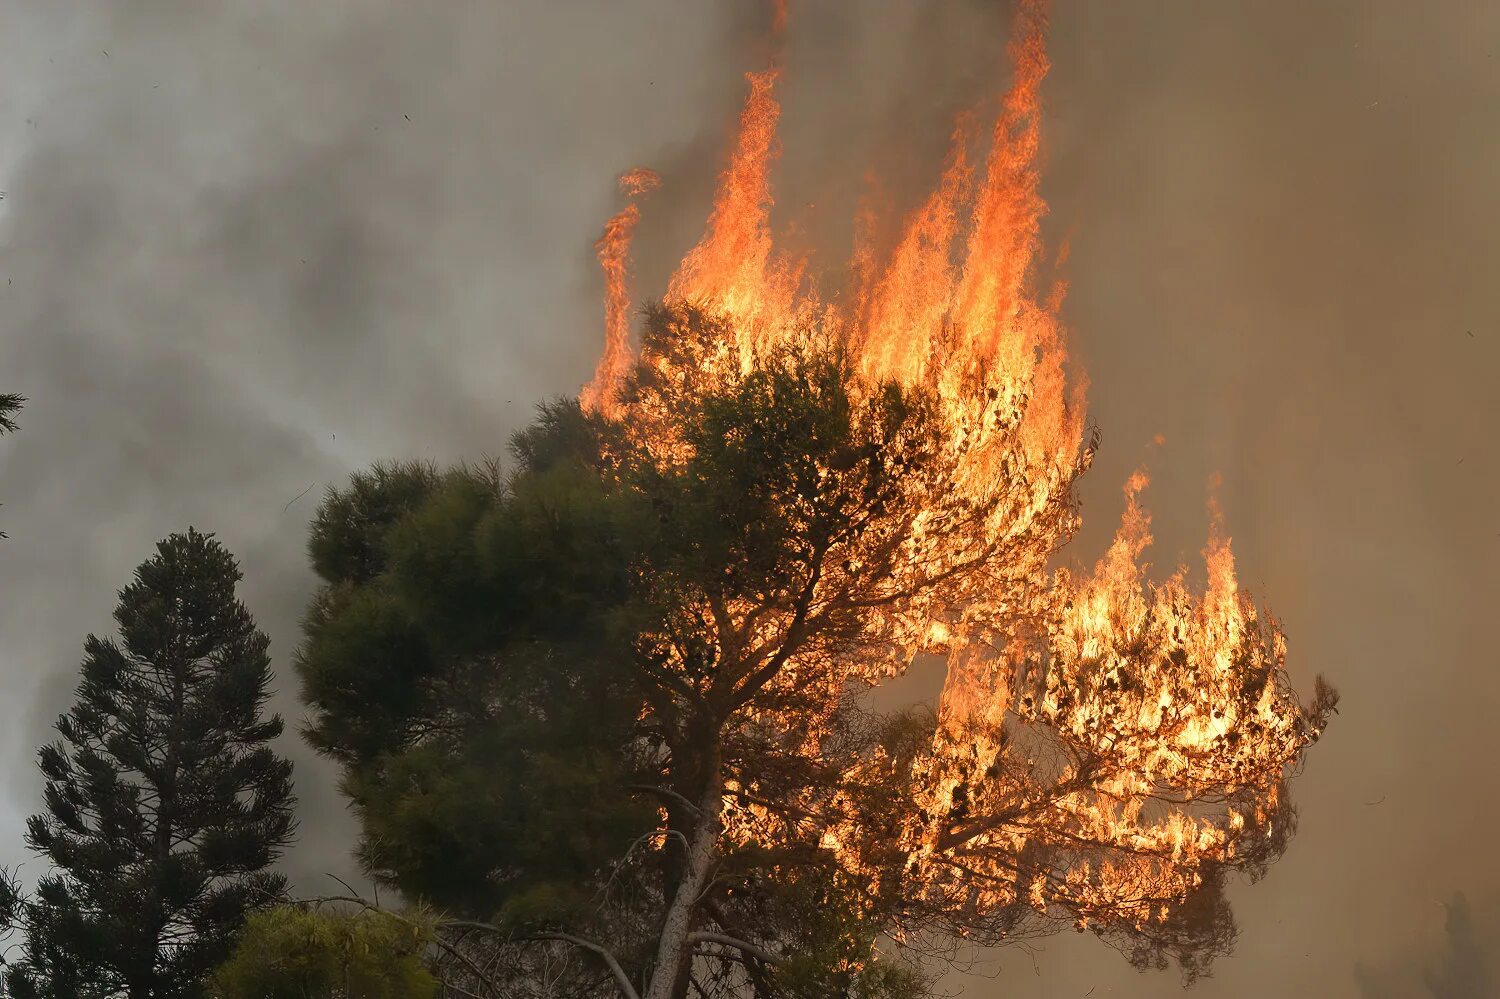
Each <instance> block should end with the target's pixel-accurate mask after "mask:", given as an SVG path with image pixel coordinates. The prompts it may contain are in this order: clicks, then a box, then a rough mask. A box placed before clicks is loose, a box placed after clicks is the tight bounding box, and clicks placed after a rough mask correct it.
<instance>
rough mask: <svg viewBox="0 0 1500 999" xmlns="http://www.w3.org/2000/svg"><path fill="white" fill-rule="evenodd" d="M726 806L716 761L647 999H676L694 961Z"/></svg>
mask: <svg viewBox="0 0 1500 999" xmlns="http://www.w3.org/2000/svg"><path fill="white" fill-rule="evenodd" d="M723 807H724V788H723V778H722V777H721V776H720V774H719V767H718V763H717V762H715V763H714V764H713V766H712V768H711V770H710V772H709V775H708V781H707V788H706V789H705V790H704V792H703V798H702V800H701V801H700V802H699V804H698V812H699V814H698V822H697V825H696V826H695V827H694V830H693V836H692V839H690V840H689V841H688V851H687V860H686V862H685V863H684V865H683V872H682V879H681V880H680V881H679V882H678V883H677V891H676V893H675V894H674V895H673V896H672V904H671V905H670V906H668V907H667V914H666V918H665V919H663V921H662V928H661V937H660V938H659V939H658V941H657V947H656V963H655V964H654V965H653V966H652V969H651V984H650V985H649V986H648V987H647V989H646V994H645V996H644V999H673V997H674V994H675V993H676V992H677V986H678V982H679V981H681V980H682V979H683V978H684V971H685V970H686V968H687V967H688V966H689V964H690V963H691V961H692V955H691V954H690V953H689V951H690V949H691V948H690V946H689V944H688V934H689V933H691V932H692V930H693V913H694V910H695V909H696V908H697V905H698V898H699V896H700V895H702V894H703V889H704V888H705V887H706V886H707V884H708V878H709V871H710V868H711V867H712V866H713V861H714V855H715V850H714V848H715V846H716V845H717V844H718V840H719V813H720V811H721V810H722V809H723Z"/></svg>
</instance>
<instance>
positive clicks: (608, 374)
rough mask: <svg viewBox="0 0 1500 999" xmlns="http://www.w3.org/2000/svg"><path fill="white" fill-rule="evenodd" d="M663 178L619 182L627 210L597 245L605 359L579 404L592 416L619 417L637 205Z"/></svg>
mask: <svg viewBox="0 0 1500 999" xmlns="http://www.w3.org/2000/svg"><path fill="white" fill-rule="evenodd" d="M660 183H661V178H660V177H658V176H657V175H656V173H655V172H654V171H651V170H647V169H645V168H644V167H637V168H636V169H634V170H631V171H629V172H627V173H625V174H622V175H621V177H620V190H621V191H622V192H623V193H624V194H625V195H626V196H627V197H629V198H631V199H632V200H631V202H630V204H628V205H626V206H625V208H624V210H623V211H621V212H619V213H618V214H616V215H614V216H613V217H611V218H610V220H609V221H608V222H606V223H604V234H603V235H602V236H600V237H599V241H598V242H597V243H595V244H594V249H595V250H596V251H597V252H598V254H599V264H600V266H602V267H603V268H604V353H603V354H602V355H601V356H600V358H599V367H598V368H597V369H596V370H595V372H594V380H593V381H591V382H589V383H588V384H587V385H585V386H584V388H583V391H581V392H580V393H579V395H578V401H579V402H580V403H581V404H582V406H583V408H584V409H586V410H588V411H590V412H600V413H603V414H604V415H606V416H618V415H619V412H620V407H619V401H618V399H617V395H618V393H619V390H620V384H621V382H622V381H623V380H624V378H625V373H626V372H627V371H628V370H629V369H630V365H631V356H630V289H629V287H628V286H627V284H626V277H627V274H626V271H627V265H628V263H629V258H630V238H631V236H633V235H634V234H635V227H636V223H638V222H639V221H640V220H641V210H640V208H639V207H637V205H636V203H635V201H634V199H635V198H636V196H638V195H641V194H645V193H646V192H648V191H651V190H654V189H655V188H656V187H657V185H659V184H660Z"/></svg>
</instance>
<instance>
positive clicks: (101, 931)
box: [7, 529, 293, 999]
mask: <svg viewBox="0 0 1500 999" xmlns="http://www.w3.org/2000/svg"><path fill="white" fill-rule="evenodd" d="M241 578H242V577H241V574H240V571H239V568H238V566H237V565H236V563H235V560H234V558H233V556H232V555H231V554H230V553H229V552H228V551H227V550H226V549H225V548H224V547H223V546H222V545H221V544H219V542H217V541H215V540H214V539H213V536H212V535H211V534H201V533H199V532H198V531H196V530H192V529H189V530H188V532H187V533H186V534H174V535H172V536H171V537H169V538H168V539H166V540H165V541H163V542H161V543H160V544H159V545H158V546H157V553H156V555H155V556H154V557H153V558H151V559H150V560H148V561H146V562H144V563H143V564H142V565H141V566H140V567H139V568H138V569H137V570H136V573H135V578H134V580H133V582H131V584H130V585H129V586H127V587H126V588H125V589H124V590H122V591H121V592H120V602H119V606H118V607H117V608H116V610H115V620H116V621H117V622H118V623H119V628H120V641H119V643H116V642H115V641H113V640H110V639H99V638H95V637H94V636H92V635H90V636H89V638H88V640H87V643H86V653H87V654H86V656H85V658H84V661H83V666H82V674H83V676H82V680H81V681H80V683H79V685H78V690H77V701H76V703H75V704H74V706H73V708H72V710H71V711H69V712H68V713H67V714H66V715H64V716H62V717H61V718H60V719H59V720H58V723H57V731H58V733H59V735H60V736H61V739H60V740H59V741H57V742H54V743H52V744H50V745H47V746H44V747H43V748H42V749H41V751H40V752H39V754H38V758H39V761H40V765H41V770H42V773H43V775H44V776H45V777H46V780H47V787H46V810H45V812H44V814H41V815H35V816H33V817H32V818H31V820H30V823H29V825H28V831H27V841H28V843H29V845H30V846H31V848H32V849H33V850H35V851H37V852H38V853H41V854H44V855H45V856H46V857H47V859H48V860H49V861H50V862H51V863H52V865H53V867H54V870H53V871H52V873H50V874H48V875H47V876H45V877H43V878H42V879H41V882H40V884H39V886H38V888H37V892H36V894H35V895H34V896H33V897H32V898H30V899H29V900H26V901H25V902H23V903H21V905H20V913H19V915H20V922H21V924H22V926H23V927H24V929H25V931H26V936H27V940H26V946H25V954H24V958H23V960H22V961H21V962H20V963H19V964H18V965H17V966H16V968H15V970H14V971H13V972H12V973H11V975H10V976H9V977H8V981H7V985H8V986H9V988H10V990H11V993H12V994H13V995H15V996H51V997H58V999H61V997H74V996H100V997H103V996H129V997H131V999H144V997H147V996H150V997H153V999H164V997H178V996H196V995H199V994H201V992H202V982H203V981H204V979H205V978H206V976H207V974H208V973H209V972H210V971H211V970H212V969H213V968H214V967H215V966H216V965H217V964H219V963H220V962H221V961H223V960H224V958H225V957H226V956H227V954H228V953H229V951H230V948H231V946H232V943H233V937H234V934H235V933H236V931H237V930H238V929H239V927H240V926H241V925H242V924H243V922H244V920H245V918H246V916H247V914H248V913H249V912H251V911H253V910H255V909H257V908H260V907H262V906H264V905H266V904H269V903H274V902H276V901H278V900H280V899H281V898H282V897H283V896H284V894H285V881H284V879H283V878H282V877H281V876H280V875H278V874H275V873H272V872H270V871H268V870H267V869H266V868H267V867H268V866H269V865H270V864H271V863H272V861H274V860H275V859H276V857H277V856H278V855H279V854H280V851H281V848H282V847H283V846H285V845H286V844H287V842H288V841H289V840H290V838H291V834H292V829H293V819H292V805H293V798H292V792H291V769H292V768H291V763H290V762H288V761H287V760H285V759H282V758H281V757H279V756H277V755H276V754H275V753H274V752H273V751H272V749H271V747H270V745H269V743H270V741H271V740H272V739H274V738H276V737H277V736H278V735H279V734H280V733H281V730H282V722H281V718H280V717H279V716H275V715H272V716H270V717H266V716H265V713H264V708H265V703H266V699H267V696H268V691H267V684H268V683H269V681H270V679H271V672H270V658H269V656H268V655H267V648H268V645H269V642H268V639H267V638H266V636H265V634H264V633H262V632H261V631H260V630H258V629H257V628H256V626H255V621H254V619H253V618H252V617H251V616H250V613H249V612H248V611H247V610H246V608H245V606H244V605H243V604H242V603H240V602H239V600H238V599H236V597H235V584H236V583H237V582H238V581H239V580H240V579H241Z"/></svg>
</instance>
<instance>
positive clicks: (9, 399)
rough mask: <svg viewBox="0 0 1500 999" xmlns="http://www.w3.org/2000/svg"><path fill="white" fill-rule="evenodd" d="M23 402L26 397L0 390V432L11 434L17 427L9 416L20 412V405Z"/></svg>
mask: <svg viewBox="0 0 1500 999" xmlns="http://www.w3.org/2000/svg"><path fill="white" fill-rule="evenodd" d="M25 402H26V397H25V396H23V395H16V394H15V393H14V392H0V434H13V433H15V432H16V430H17V429H19V428H17V426H16V422H15V421H14V420H12V419H11V417H12V416H14V415H15V414H16V413H18V412H20V410H21V405H22V404H23V403H25Z"/></svg>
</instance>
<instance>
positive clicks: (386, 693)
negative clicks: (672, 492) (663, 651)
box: [298, 404, 649, 920]
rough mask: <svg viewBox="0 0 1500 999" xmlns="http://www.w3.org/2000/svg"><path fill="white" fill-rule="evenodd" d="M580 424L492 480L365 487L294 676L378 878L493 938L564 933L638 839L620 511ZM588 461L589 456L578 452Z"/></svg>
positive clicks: (459, 478) (397, 472)
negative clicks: (551, 928) (485, 925)
mask: <svg viewBox="0 0 1500 999" xmlns="http://www.w3.org/2000/svg"><path fill="white" fill-rule="evenodd" d="M584 424H585V418H584V417H583V415H582V414H581V413H580V412H579V411H578V409H577V407H576V405H574V404H558V405H556V406H553V407H549V408H547V409H545V410H544V412H543V417H542V421H541V422H540V423H539V425H538V427H537V428H534V429H533V431H530V432H528V433H526V434H522V435H520V436H519V437H518V438H517V441H516V446H515V454H516V457H517V461H518V468H517V471H516V474H515V475H513V476H512V477H511V478H510V479H509V480H508V481H506V480H502V479H501V478H500V476H499V474H498V473H497V472H496V470H495V469H494V468H493V466H487V467H480V468H473V467H460V468H457V469H454V470H452V471H450V472H447V473H445V474H441V475H440V474H437V473H436V472H433V471H432V470H430V469H425V468H415V467H397V468H396V469H380V468H377V469H375V470H373V471H372V472H370V473H365V474H360V475H356V476H355V477H354V479H353V481H352V483H351V485H350V486H349V487H348V488H347V489H345V490H341V491H337V492H334V493H332V494H331V495H330V496H329V497H328V499H327V500H325V502H324V504H323V507H322V508H321V509H320V510H319V513H318V516H317V518H316V520H315V522H314V525H313V533H312V541H311V544H310V548H311V552H312V556H313V561H314V566H315V568H316V569H317V571H318V573H319V575H320V576H321V577H322V578H323V580H324V582H325V584H326V585H325V586H324V587H323V588H322V590H321V591H320V592H319V593H318V594H317V596H316V597H315V598H314V601H313V604H312V606H311V608H310V610H309V613H308V615H307V618H306V620H305V632H306V636H307V639H306V642H305V644H304V646H303V648H302V650H301V653H300V655H299V660H298V668H299V671H300V674H301V677H302V682H303V692H304V696H305V698H306V700H307V702H308V704H309V705H310V707H311V708H312V724H311V726H310V727H309V730H308V733H307V734H308V737H309V738H310V740H311V741H312V742H313V744H314V745H316V746H317V747H318V748H319V749H321V750H322V751H324V752H325V753H327V754H328V755H330V756H332V757H333V758H335V759H337V760H339V761H340V762H341V763H342V764H343V765H344V767H345V785H344V786H345V790H346V791H347V792H348V793H349V795H350V796H351V798H352V799H353V801H354V804H355V806H356V808H357V809H358V812H359V814H360V816H361V819H362V821H363V826H364V836H363V838H362V841H361V844H360V854H361V857H362V859H363V860H364V862H365V864H366V866H367V868H368V869H369V871H370V872H371V874H372V875H374V876H375V877H376V878H377V879H379V880H381V881H383V882H385V883H387V884H390V885H393V886H395V887H398V888H400V889H401V890H402V891H404V892H406V893H408V894H409V895H411V896H414V897H420V898H424V899H428V900H430V901H432V902H434V903H436V904H440V905H442V906H444V907H447V908H450V909H453V910H456V911H458V912H462V913H466V914H469V915H471V916H477V917H480V918H485V919H489V918H492V917H497V916H498V917H499V918H501V919H507V920H509V919H532V918H543V917H547V916H551V915H557V914H559V913H562V912H564V911H568V910H569V909H571V908H572V907H575V906H577V905H581V904H583V903H584V902H586V901H587V893H588V885H587V882H588V879H589V876H590V874H591V873H592V872H593V871H595V870H597V869H598V868H599V867H601V866H602V865H603V864H604V863H605V862H606V861H607V860H608V859H611V858H613V857H615V856H617V855H618V854H619V853H620V851H622V850H623V849H624V848H625V847H626V846H627V845H628V844H629V843H630V841H631V839H632V838H633V837H634V835H636V834H637V833H638V831H639V830H640V829H641V828H644V827H645V826H646V825H647V824H649V812H648V811H647V810H646V808H645V806H644V805H643V804H642V803H640V802H639V801H637V800H636V799H635V798H634V797H633V796H632V795H631V794H630V793H629V792H628V791H626V790H625V789H624V784H626V783H628V776H627V774H628V771H629V767H628V765H627V763H626V761H625V758H624V756H623V754H622V750H623V747H625V746H626V744H627V742H628V741H629V737H630V732H631V727H632V724H633V721H634V715H635V712H636V703H635V701H633V699H632V698H631V697H629V696H627V695H626V690H627V684H628V674H627V673H626V670H625V665H626V663H625V656H624V653H623V652H622V649H628V645H622V643H621V641H620V639H619V638H618V637H616V636H617V634H618V633H619V627H618V619H617V618H618V609H619V607H620V606H621V605H622V604H623V602H624V598H625V596H626V594H627V587H626V582H627V580H626V577H625V574H624V569H623V565H624V560H623V556H622V554H621V551H620V547H621V541H620V539H621V537H622V536H626V535H628V534H629V529H628V526H627V525H626V523H625V519H626V518H627V517H628V511H626V510H625V509H623V508H622V507H621V506H619V505H617V504H613V503H611V502H610V500H609V498H608V497H607V496H606V495H605V494H604V492H603V491H602V490H601V488H600V483H599V479H598V476H597V474H596V473H595V472H594V471H593V470H592V469H591V468H590V467H589V465H588V464H587V463H586V462H585V461H581V460H579V459H580V452H581V449H586V448H587V447H588V446H589V443H590V441H591V440H592V435H591V434H589V433H587V432H586V427H585V426H584ZM585 453H586V452H585Z"/></svg>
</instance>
